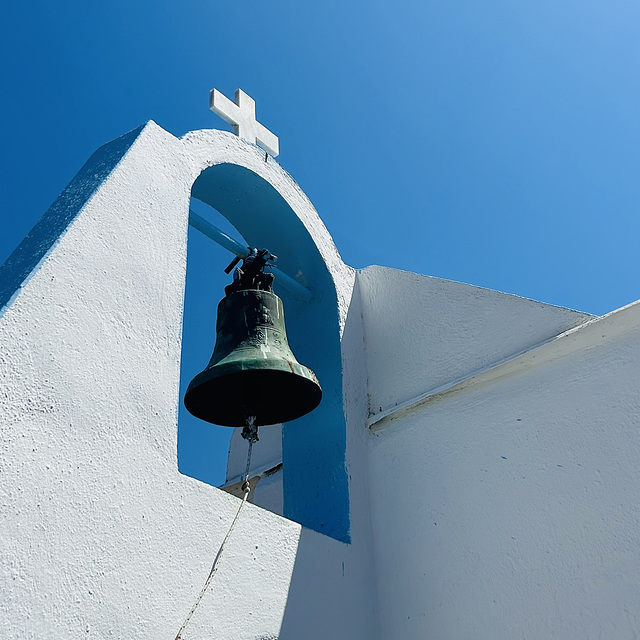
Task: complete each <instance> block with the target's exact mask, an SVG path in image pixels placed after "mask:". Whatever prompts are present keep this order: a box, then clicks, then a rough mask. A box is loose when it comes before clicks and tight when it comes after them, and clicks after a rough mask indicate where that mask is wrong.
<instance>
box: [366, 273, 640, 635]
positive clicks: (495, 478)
mask: <svg viewBox="0 0 640 640" xmlns="http://www.w3.org/2000/svg"><path fill="white" fill-rule="evenodd" d="M389 275H390V277H393V274H389ZM399 277H400V278H404V277H410V276H408V275H400V276H399ZM361 284H362V283H361ZM430 284H431V283H427V285H426V286H425V287H424V291H423V292H422V293H425V294H426V293H429V292H432V289H433V287H431V286H430ZM435 284H436V285H437V287H438V288H440V289H442V290H443V293H444V297H445V299H446V297H447V295H446V294H447V291H446V290H447V289H450V291H451V292H452V294H453V295H454V296H455V293H456V289H457V287H458V286H459V285H457V284H456V283H445V282H443V281H439V282H436V283H435ZM420 293H421V291H420V287H419V286H415V288H414V289H413V292H412V294H413V295H419V294H420ZM493 294H494V292H484V291H478V297H479V298H483V297H484V298H485V299H488V300H489V302H490V303H491V305H492V307H494V308H495V309H496V311H497V312H498V313H497V314H496V316H495V317H496V318H498V319H499V320H500V313H499V311H500V309H499V303H500V300H491V296H492V295H493ZM498 295H499V296H500V295H503V294H498ZM433 298H437V295H436V296H434V297H433ZM433 298H432V299H433ZM385 299H386V298H385ZM503 299H505V304H504V305H503V311H504V316H503V317H502V319H501V321H503V322H504V323H509V320H510V319H511V317H510V314H512V313H514V311H515V322H516V323H519V322H521V321H522V320H524V319H525V318H524V317H519V313H518V308H517V307H518V304H516V305H515V309H514V305H513V304H511V302H510V301H509V300H508V296H503ZM366 300H367V298H366V297H365V304H366ZM377 302H378V303H380V302H381V300H380V299H378V300H377ZM523 302H527V301H523ZM496 303H497V306H496ZM425 304H426V302H425ZM474 306H475V301H474V300H473V299H472V300H471V304H470V308H471V309H473V308H474ZM535 311H536V310H535V309H533V314H532V317H533V318H535ZM367 312H368V313H369V314H371V313H372V312H373V309H366V308H365V315H364V325H365V332H366V328H367V326H371V324H372V323H375V322H379V318H371V316H370V315H369V316H368V315H367ZM570 314H571V312H567V314H565V320H564V322H565V323H566V324H565V328H570V327H571V326H572V325H575V324H576V323H575V321H574V320H572V319H571V318H572V316H571V315H570ZM557 315H559V316H560V320H561V322H560V324H559V325H556V328H561V327H562V313H561V312H560V310H558V313H555V312H554V311H553V310H552V313H551V315H550V320H549V323H550V324H549V326H550V327H553V326H554V324H553V323H554V322H556V321H557ZM554 316H555V317H554ZM576 316H578V317H579V314H576ZM403 317H404V316H403V313H402V311H400V312H398V313H397V315H396V316H395V320H396V322H397V324H398V326H399V327H402V326H403V323H404V321H405V319H403ZM538 319H539V327H538V329H537V331H538V334H537V335H536V339H537V338H539V337H544V326H543V325H544V313H542V314H540V315H539V318H538ZM460 326H461V325H460V319H459V318H457V317H456V316H454V317H452V318H450V327H451V331H453V332H455V331H457V330H459V328H460ZM525 328H526V325H525ZM534 329H535V328H534ZM541 330H542V333H540V331H541ZM491 334H492V332H491V331H489V333H488V335H489V338H490V336H491ZM374 335H375V334H374ZM378 335H379V336H383V337H384V333H381V334H378ZM479 338H482V335H480V336H479ZM394 340H395V341H396V342H398V341H400V340H401V339H400V338H397V337H392V338H389V339H388V341H386V342H380V341H379V340H373V339H371V334H369V339H368V340H367V341H366V343H365V348H366V350H367V354H368V359H369V362H370V363H371V362H375V361H376V360H377V358H378V356H379V353H386V352H387V351H389V350H390V349H393V348H394V347H395V345H394V344H393V341H394ZM426 340H428V341H429V342H431V341H433V340H438V341H440V342H441V343H442V344H447V343H449V344H451V343H452V342H453V344H455V343H456V341H458V340H459V337H456V336H455V335H451V333H450V331H449V329H448V327H447V326H446V325H441V330H440V331H439V332H437V333H431V332H430V333H428V338H427V337H425V341H426ZM390 343H391V344H390ZM567 345H568V346H567ZM410 346H411V345H409V347H410ZM405 348H406V349H408V347H406V346H405ZM425 349H426V347H425ZM378 350H380V352H378V353H376V352H377V351H378ZM496 353H497V354H498V355H501V353H502V352H501V351H500V349H496ZM379 362H380V365H379V366H380V367H382V366H387V364H388V363H389V360H386V364H384V363H383V361H382V359H381V360H380V361H379ZM514 362H515V364H513V365H510V364H506V365H503V369H498V370H497V373H495V374H491V373H490V374H487V378H486V381H485V382H483V381H482V380H483V378H482V377H481V376H479V377H478V378H477V382H474V381H473V380H472V381H470V382H469V386H466V387H465V386H464V385H460V386H458V387H456V388H454V389H453V390H452V391H450V392H449V393H442V394H439V395H438V394H436V395H434V396H433V397H432V398H431V399H429V400H427V401H425V402H424V403H422V404H418V405H416V406H414V407H412V408H411V407H410V408H408V409H407V410H405V411H399V412H397V413H396V414H393V413H392V414H390V415H388V416H387V417H386V418H385V419H383V420H381V421H380V422H378V423H376V424H374V425H373V429H372V434H371V435H372V437H371V438H370V439H369V441H368V444H369V475H368V481H369V486H370V496H371V509H372V511H371V518H372V524H373V527H372V528H373V532H374V534H373V535H374V543H373V548H374V549H375V550H376V556H375V558H376V577H377V580H376V583H377V588H378V597H377V602H378V606H379V611H380V631H381V637H382V638H384V639H385V640H386V639H391V638H393V639H396V640H403V639H407V640H409V639H414V638H477V639H485V638H486V639H489V638H490V639H491V640H496V639H504V640H511V639H513V638H558V639H562V640H573V639H575V640H579V639H583V638H587V637H602V638H616V640H623V639H626V638H629V639H631V638H634V637H636V636H637V629H638V627H639V625H640V606H639V605H638V598H637V594H638V593H640V554H638V549H640V509H639V504H640V499H639V495H640V489H639V487H640V465H639V464H638V461H639V460H640V430H639V428H638V427H639V426H640V419H639V418H638V416H639V415H640V305H639V304H638V303H636V305H635V306H632V307H630V308H628V309H623V310H620V311H618V312H615V313H613V314H611V315H610V316H607V317H605V318H603V319H593V318H592V319H591V320H590V321H588V322H587V323H585V324H583V325H581V326H580V327H578V328H574V329H573V330H571V329H570V330H569V331H568V332H567V333H566V334H563V337H561V338H558V339H556V340H551V341H550V342H549V343H548V344H545V345H543V346H541V347H539V348H537V349H533V350H532V351H531V352H529V353H528V354H525V355H524V356H521V358H520V359H518V358H516V360H515V361H514ZM401 365H402V361H394V362H393V363H392V364H391V367H395V368H398V367H401ZM431 367H432V363H430V362H426V361H425V362H424V365H423V371H424V372H425V377H426V378H427V379H428V378H429V377H430V376H431V371H430V369H431ZM500 371H504V375H501V374H500V373H499V372H500ZM416 372H417V369H416V370H413V369H411V368H409V372H408V373H409V379H408V383H409V384H414V385H415V388H416V389H418V388H419V384H418V381H417V380H416V379H415V378H413V379H411V376H415V375H416ZM468 373H469V374H472V373H473V371H469V372H468ZM377 375H383V374H382V373H381V372H380V371H373V370H371V369H370V376H372V377H373V379H374V380H375V377H376V376H377ZM420 384H422V381H420Z"/></svg>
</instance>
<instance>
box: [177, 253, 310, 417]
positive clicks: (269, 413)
mask: <svg viewBox="0 0 640 640" xmlns="http://www.w3.org/2000/svg"><path fill="white" fill-rule="evenodd" d="M275 259H276V257H275V256H273V255H271V254H270V253H269V251H267V250H266V249H262V250H260V251H258V250H257V249H252V250H251V253H250V254H249V255H248V256H247V257H246V258H244V260H243V262H242V266H241V267H238V268H236V270H235V271H234V274H233V282H232V284H230V285H228V286H227V287H225V297H224V298H223V299H222V300H221V301H220V304H219V305H218V319H217V324H216V344H215V348H214V350H213V355H212V356H211V360H210V362H209V364H208V365H207V367H206V368H205V369H204V371H202V372H201V373H199V374H198V375H197V376H195V378H193V380H192V381H191V382H190V383H189V387H188V389H187V392H186V394H185V396H184V404H185V407H186V408H187V410H188V411H189V412H190V413H191V414H193V415H194V416H196V417H197V418H200V419H201V420H205V421H206V422H211V423H213V424H219V425H223V426H227V427H241V426H243V425H245V424H247V421H249V420H251V419H253V424H254V425H255V426H256V427H258V426H262V425H269V424H277V423H280V422H289V421H291V420H295V419H296V418H300V417H301V416H303V415H305V414H306V413H309V412H310V411H312V410H313V409H315V408H316V407H317V406H318V404H319V403H320V400H321V399H322V389H321V387H320V383H319V382H318V380H317V378H316V376H315V374H314V373H313V371H311V369H309V368H308V367H305V366H304V365H301V364H300V363H299V362H298V361H297V360H296V358H295V356H294V355H293V352H292V351H291V348H290V347H289V342H288V341H287V334H286V331H285V326H284V308H283V306H282V300H280V298H279V297H278V296H277V295H276V294H275V293H273V279H274V277H273V274H272V273H265V271H264V269H265V267H269V266H270V263H272V262H273V261H274V260H275ZM238 262H239V258H236V259H235V260H234V261H233V262H232V263H231V264H230V265H229V266H228V267H227V269H225V271H226V272H227V273H229V272H230V271H231V269H233V267H235V265H236V264H237V263H238Z"/></svg>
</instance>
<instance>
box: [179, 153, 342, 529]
mask: <svg viewBox="0 0 640 640" xmlns="http://www.w3.org/2000/svg"><path fill="white" fill-rule="evenodd" d="M191 195H192V198H194V199H196V200H198V201H200V202H201V203H204V204H205V205H208V206H209V207H212V208H214V209H215V210H216V211H218V212H220V214H222V216H224V218H226V220H227V221H228V222H229V223H230V224H231V225H233V228H234V229H235V230H237V234H236V237H238V234H239V235H240V236H241V237H242V238H244V240H245V241H246V243H247V244H248V245H250V246H255V247H259V248H263V247H264V248H268V249H269V250H270V251H271V252H272V253H275V254H276V255H277V256H278V267H279V268H280V269H281V270H282V271H284V272H285V273H286V274H288V275H289V276H291V277H293V278H294V279H295V280H296V281H298V282H299V283H300V284H302V285H304V286H305V287H307V288H308V289H309V290H310V292H311V299H301V297H300V296H296V295H295V294H292V293H291V292H290V291H288V290H286V289H284V288H283V287H282V286H280V285H279V284H278V281H277V280H276V284H275V287H274V290H275V292H276V293H277V294H278V295H279V296H280V297H281V298H282V300H283V303H284V307H285V315H286V326H287V335H288V338H289V343H290V345H291V347H292V349H293V352H294V353H295V354H296V357H297V358H298V359H299V360H300V362H303V363H304V364H306V365H307V366H309V367H311V369H313V370H314V371H315V373H316V375H317V376H318V379H319V380H320V383H321V385H322V388H323V400H322V402H321V404H320V406H319V407H318V408H317V409H316V410H315V411H313V412H312V413H311V414H308V415H307V416H304V417H303V418H300V419H299V420H296V421H294V422H291V423H287V424H285V425H284V426H283V429H282V434H283V435H282V465H283V466H282V476H283V483H282V486H283V515H285V516H286V517H288V518H290V519H292V520H295V521H297V522H300V523H301V524H303V525H304V526H306V527H308V528H310V529H314V530H316V531H319V532H321V533H324V534H326V535H329V536H331V537H333V538H336V539H339V540H342V541H348V540H349V498H348V480H347V473H346V468H345V440H346V436H345V418H344V413H343V401H342V373H341V371H342V361H341V350H340V331H339V318H338V309H337V299H336V290H335V286H334V283H333V279H332V277H331V274H330V273H329V270H328V268H327V266H326V264H325V262H324V260H323V259H322V256H321V255H320V252H319V250H318V247H317V246H316V244H315V242H314V240H313V238H312V237H311V235H310V234H309V232H308V231H307V229H306V228H305V226H304V224H303V223H302V221H301V220H300V218H299V217H298V216H297V215H296V213H295V212H294V211H293V210H292V208H291V207H290V205H289V204H288V203H287V201H286V200H285V199H284V198H283V196H282V195H281V194H280V193H279V192H278V191H277V190H276V189H275V188H274V187H273V186H272V185H271V184H270V183H269V182H268V181H266V180H265V179H264V178H262V177H260V176H258V175H257V174H256V173H254V172H253V171H250V170H249V169H247V168H245V167H242V166H238V165H235V164H230V163H225V164H218V165H214V166H212V167H209V168H208V169H206V170H204V171H203V172H202V173H201V174H200V176H199V177H198V178H197V180H196V181H195V183H194V184H193V188H192V193H191ZM216 224H218V223H216ZM218 226H221V225H219V224H218ZM196 233H197V232H194V231H191V232H190V238H189V242H190V248H189V258H188V261H191V262H192V264H189V267H188V270H189V275H188V282H187V293H186V296H187V304H188V305H189V307H192V302H193V300H189V298H194V299H197V300H198V303H199V304H202V309H206V311H204V312H203V310H202V309H200V310H199V313H200V314H201V315H206V316H207V317H206V318H205V317H198V318H195V317H192V310H191V308H188V309H186V310H185V332H184V333H185V335H184V337H183V356H184V358H183V360H184V364H183V368H182V380H181V388H183V387H185V386H186V384H188V381H189V379H190V376H191V375H193V373H195V372H197V371H199V370H201V369H202V368H203V367H204V366H205V364H206V363H207V361H208V359H209V357H210V355H211V351H212V350H213V344H214V341H215V330H214V327H215V309H216V307H217V303H218V301H219V299H220V298H221V297H222V296H223V294H224V291H223V289H224V284H226V283H228V282H229V279H228V277H225V274H224V273H223V269H224V267H225V266H226V265H227V263H228V262H229V261H230V259H231V258H230V254H228V253H226V252H224V251H223V250H222V249H218V248H216V249H215V251H214V250H212V249H210V248H207V249H203V247H204V245H202V246H201V243H203V242H204V243H205V244H206V243H207V242H208V241H207V240H206V239H204V238H197V239H196V238H195V234H196ZM210 244H211V243H210ZM192 252H193V259H192ZM203 253H206V255H204V256H203ZM194 263H197V264H194ZM194 267H195V268H196V271H197V273H195V272H194ZM195 289H199V290H200V291H199V292H195V291H194V290H195ZM209 296H210V298H209ZM203 297H205V298H206V300H205V299H203ZM192 322H193V326H192ZM201 336H206V337H204V338H203V337H201ZM185 349H186V350H187V351H188V355H187V352H185ZM197 351H199V352H200V353H196V352H197ZM198 359H199V364H197V367H199V368H196V370H195V371H193V370H191V371H187V370H186V369H189V368H191V369H192V368H193V365H192V364H188V363H193V362H196V361H198ZM181 411H183V410H182V409H181ZM196 422H199V421H196ZM268 428H269V427H267V429H268ZM219 429H223V430H224V431H227V432H230V431H231V430H230V429H228V428H223V427H220V428H218V427H211V426H210V425H207V424H205V423H201V422H200V423H199V424H195V423H194V422H192V421H191V419H190V418H185V417H184V416H183V415H181V416H180V421H179V430H178V433H179V437H178V442H179V452H178V459H179V466H180V470H181V471H182V472H183V473H185V474H186V475H191V476H193V477H197V478H198V479H201V480H204V481H206V482H211V480H210V479H211V478H213V477H214V475H212V474H211V473H209V475H207V473H206V472H205V471H204V468H205V466H206V464H207V460H208V459H209V460H213V458H212V455H213V454H212V452H211V451H207V449H208V448H209V447H214V446H215V447H218V454H219V452H220V443H221V442H224V438H228V437H229V436H227V435H226V434H224V432H223V434H220V435H216V431H217V430H219ZM203 443H204V446H203ZM195 448H199V451H197V453H193V450H194V449H195ZM225 456H226V447H225ZM218 469H219V467H218ZM218 477H219V475H218ZM212 484H219V483H218V482H215V483H212Z"/></svg>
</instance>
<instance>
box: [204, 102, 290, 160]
mask: <svg viewBox="0 0 640 640" xmlns="http://www.w3.org/2000/svg"><path fill="white" fill-rule="evenodd" d="M235 98H236V101H235V104H234V103H233V102H231V100H229V98H227V97H226V96H225V95H223V94H222V93H220V92H219V91H218V90H217V89H211V92H210V93H209V109H211V111H213V112H214V113H215V114H217V115H219V116H220V117H221V118H222V119H223V120H226V121H227V122H228V123H229V124H230V125H231V126H232V127H233V133H235V134H236V135H237V136H238V137H239V138H243V139H244V140H247V142H252V143H253V144H257V145H258V146H259V147H261V148H262V149H264V150H265V151H266V152H267V153H270V154H271V155H272V156H273V157H274V158H275V157H276V156H277V155H278V152H279V145H278V136H276V135H275V134H273V133H271V131H269V129H267V128H266V127H264V126H263V125H261V124H260V123H259V122H258V121H257V120H256V103H255V100H254V99H253V98H251V96H248V95H247V94H246V93H245V92H244V91H243V90H242V89H238V90H236V96H235Z"/></svg>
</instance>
